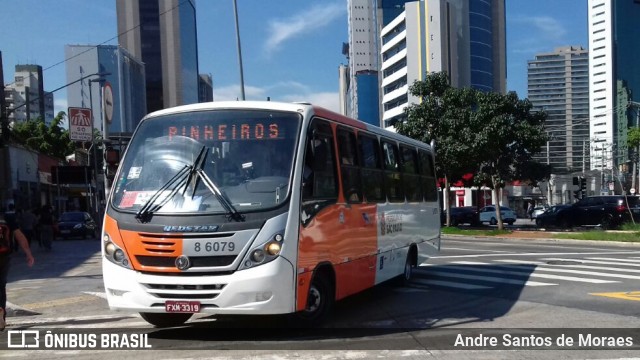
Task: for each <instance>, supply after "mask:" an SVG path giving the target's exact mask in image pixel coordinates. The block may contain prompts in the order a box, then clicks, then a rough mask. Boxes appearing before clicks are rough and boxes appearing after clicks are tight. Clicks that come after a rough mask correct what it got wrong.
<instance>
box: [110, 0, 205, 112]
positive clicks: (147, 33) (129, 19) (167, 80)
mask: <svg viewBox="0 0 640 360" xmlns="http://www.w3.org/2000/svg"><path fill="white" fill-rule="evenodd" d="M116 9H117V15H118V34H119V35H118V43H119V44H120V46H122V47H123V48H125V49H127V50H128V51H129V52H130V53H131V54H133V56H134V57H136V58H137V59H139V60H140V61H142V62H143V63H144V65H145V78H146V88H147V111H148V112H152V111H155V110H159V109H164V108H167V107H172V106H177V105H183V104H192V103H197V102H198V82H199V72H198V44H197V31H196V7H195V0H116Z"/></svg>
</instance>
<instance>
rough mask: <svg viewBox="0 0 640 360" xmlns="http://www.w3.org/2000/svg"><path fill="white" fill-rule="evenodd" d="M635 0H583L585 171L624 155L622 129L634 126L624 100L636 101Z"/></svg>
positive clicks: (639, 14) (639, 32)
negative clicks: (587, 163)
mask: <svg viewBox="0 0 640 360" xmlns="http://www.w3.org/2000/svg"><path fill="white" fill-rule="evenodd" d="M639 18H640V2H639V1H627V0H624V1H623V0H589V2H588V19H589V86H590V88H589V110H590V111H589V118H590V121H589V125H590V128H589V136H590V139H591V142H592V144H591V145H592V147H591V169H599V170H600V169H611V168H613V167H615V168H618V167H619V165H621V164H623V163H625V162H626V161H628V159H629V150H628V148H627V131H628V129H629V127H630V126H638V124H637V120H636V116H635V111H640V109H634V110H635V111H630V110H631V109H630V108H628V105H629V104H630V103H629V101H634V102H640V71H638V65H637V63H638V59H640V46H638V39H640V27H639V26H638V19H639Z"/></svg>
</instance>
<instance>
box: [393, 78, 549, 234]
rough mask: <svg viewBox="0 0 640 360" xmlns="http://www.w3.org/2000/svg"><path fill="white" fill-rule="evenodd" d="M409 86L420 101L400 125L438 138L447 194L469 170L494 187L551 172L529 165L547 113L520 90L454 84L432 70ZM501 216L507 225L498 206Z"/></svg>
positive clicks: (542, 136)
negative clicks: (500, 90)
mask: <svg viewBox="0 0 640 360" xmlns="http://www.w3.org/2000/svg"><path fill="white" fill-rule="evenodd" d="M410 91H411V94H412V95H414V96H417V97H418V98H420V100H421V102H420V103H418V104H413V105H410V106H408V107H407V109H406V114H407V120H406V121H404V122H399V123H397V124H396V125H395V126H396V130H397V131H398V133H400V134H403V135H406V136H409V137H411V138H414V139H418V140H421V141H423V142H426V143H429V142H430V141H431V140H432V139H433V140H435V142H436V170H437V172H438V176H439V177H443V178H445V181H446V183H445V194H448V193H449V180H458V179H460V177H461V176H462V175H463V174H465V173H470V172H471V173H474V174H475V176H474V181H476V183H477V185H485V186H488V187H489V188H491V189H494V191H495V190H496V189H498V188H500V187H503V186H504V184H505V183H506V182H508V181H512V180H515V179H518V180H530V181H532V182H536V181H539V180H541V179H543V178H545V176H548V173H547V169H545V168H541V167H536V168H535V169H532V168H530V166H531V163H532V162H531V157H532V155H533V154H535V153H537V152H540V148H541V147H542V146H543V145H544V144H545V143H546V141H547V135H546V133H545V131H544V121H545V119H546V114H545V113H543V112H531V108H532V105H531V103H530V102H529V100H527V99H525V100H520V99H518V96H517V95H516V93H515V92H511V93H508V94H500V93H494V92H481V91H478V90H475V89H471V88H462V89H457V88H453V87H451V85H450V83H449V78H448V76H447V75H446V73H444V72H440V73H430V74H427V75H426V77H425V79H424V80H423V81H416V82H415V83H414V84H413V85H412V86H411V88H410ZM533 170H535V171H533ZM518 176H524V177H525V178H526V179H519V178H518ZM447 208H449V206H447ZM447 213H449V211H447ZM497 216H498V224H499V228H500V229H502V228H503V225H502V219H501V218H500V214H499V211H497ZM447 223H449V221H448V220H447Z"/></svg>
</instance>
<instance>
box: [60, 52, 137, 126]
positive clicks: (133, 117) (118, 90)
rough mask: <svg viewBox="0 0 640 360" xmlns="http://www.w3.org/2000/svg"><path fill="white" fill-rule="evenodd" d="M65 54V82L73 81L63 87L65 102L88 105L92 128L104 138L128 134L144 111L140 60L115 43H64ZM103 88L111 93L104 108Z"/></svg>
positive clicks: (73, 104) (72, 105)
mask: <svg viewBox="0 0 640 360" xmlns="http://www.w3.org/2000/svg"><path fill="white" fill-rule="evenodd" d="M65 57H66V58H67V59H69V60H68V61H67V62H66V73H67V83H73V84H71V85H69V86H68V87H67V103H68V105H69V106H70V107H83V108H89V109H91V110H92V111H93V118H94V128H95V129H97V130H99V131H100V133H101V134H102V135H103V136H105V138H107V137H112V138H115V137H120V136H128V135H131V133H133V130H135V128H136V126H137V125H138V123H139V122H140V120H141V119H142V117H144V115H146V113H147V107H146V97H145V92H144V91H145V82H144V64H142V63H141V62H140V61H138V60H136V59H135V58H133V56H131V54H129V53H128V52H127V51H126V50H124V49H123V48H121V47H119V46H116V45H98V46H95V45H67V46H65ZM98 74H103V75H102V76H99V75H98ZM82 78H85V79H84V80H82V81H77V80H78V79H82ZM104 91H106V92H107V93H110V94H111V96H110V95H109V94H107V95H106V96H109V97H110V101H109V102H110V105H111V110H110V111H105V110H107V109H105V108H104V104H105V101H104V98H103V92H104Z"/></svg>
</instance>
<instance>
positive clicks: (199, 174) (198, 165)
mask: <svg viewBox="0 0 640 360" xmlns="http://www.w3.org/2000/svg"><path fill="white" fill-rule="evenodd" d="M206 149H207V148H206V146H203V147H202V149H201V150H200V153H199V154H198V156H197V157H196V159H195V160H194V162H193V163H192V164H191V165H185V167H184V168H183V169H182V170H180V171H179V172H178V173H177V174H176V175H175V176H174V177H172V178H171V179H169V181H167V183H166V184H164V185H163V186H162V187H161V188H160V189H158V191H156V192H155V193H154V194H153V196H151V197H150V198H149V200H147V201H146V202H145V203H144V205H143V206H142V207H141V208H140V210H139V211H138V213H137V214H136V219H138V220H140V221H141V222H148V221H149V220H150V219H151V217H152V216H153V213H154V212H156V211H158V210H159V209H160V208H162V207H163V206H164V205H165V204H166V203H167V202H169V200H171V198H173V197H174V196H175V194H176V193H178V191H179V189H180V187H181V186H182V185H187V186H185V187H184V191H183V193H182V194H183V196H184V194H185V193H186V192H187V188H188V184H190V183H191V182H192V181H195V183H194V186H193V193H192V194H191V197H192V198H193V196H194V195H195V191H196V186H197V184H198V179H201V180H202V182H203V183H204V184H205V185H206V187H207V188H208V189H209V190H210V191H211V192H212V193H213V194H214V195H215V196H216V199H217V200H218V201H219V202H220V204H221V205H222V207H223V208H224V209H225V210H226V211H227V213H228V214H229V218H230V219H231V220H235V221H244V219H245V217H244V215H242V214H240V212H238V210H237V209H236V208H235V207H234V206H233V204H232V203H231V202H230V201H229V200H228V199H227V197H226V196H225V195H224V194H223V193H222V191H220V189H219V188H218V186H216V184H215V183H214V182H213V180H211V178H210V177H209V176H208V175H207V174H206V173H205V172H204V171H203V170H202V169H203V168H204V164H205V160H206V157H207V152H206ZM172 186H173V187H172ZM171 187H172V188H171ZM169 188H171V192H170V193H169V194H168V195H167V196H166V197H165V198H164V199H163V200H162V201H161V202H159V203H157V204H155V205H154V203H155V202H156V201H157V200H158V198H159V197H160V195H162V193H163V192H164V191H165V190H167V189H169Z"/></svg>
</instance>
